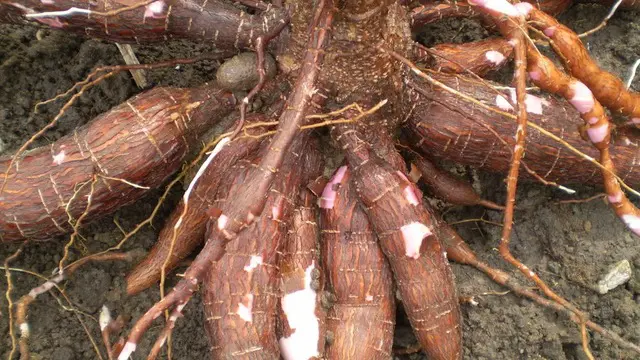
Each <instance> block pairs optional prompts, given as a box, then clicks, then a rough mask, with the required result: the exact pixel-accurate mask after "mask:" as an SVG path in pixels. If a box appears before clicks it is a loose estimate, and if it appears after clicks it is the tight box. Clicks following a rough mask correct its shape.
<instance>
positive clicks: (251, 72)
mask: <svg viewBox="0 0 640 360" xmlns="http://www.w3.org/2000/svg"><path fill="white" fill-rule="evenodd" d="M257 58H258V57H257V55H256V54H255V53H252V52H245V53H241V54H238V55H236V56H234V57H232V58H231V59H229V60H227V61H226V62H225V63H224V64H222V65H220V68H218V71H217V72H216V82H217V83H218V85H219V86H220V87H222V88H223V89H227V90H231V91H243V90H245V91H246V90H251V89H252V88H253V87H254V86H255V85H256V84H257V83H258V79H259V76H258V71H257V69H256V62H257ZM264 68H265V71H266V76H267V79H270V78H273V77H274V76H275V74H276V62H275V60H274V59H273V57H272V56H271V55H269V54H265V58H264Z"/></svg>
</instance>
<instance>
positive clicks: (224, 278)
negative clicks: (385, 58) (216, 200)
mask: <svg viewBox="0 0 640 360" xmlns="http://www.w3.org/2000/svg"><path fill="white" fill-rule="evenodd" d="M308 139H309V137H308V136H303V135H302V134H300V136H298V137H297V138H296V139H295V140H294V143H293V144H292V146H291V147H290V149H289V151H288V152H287V154H286V155H285V160H284V163H283V165H282V168H281V169H280V171H278V173H277V174H276V178H275V180H274V182H273V186H272V187H271V190H270V191H269V192H268V196H267V200H266V204H265V207H264V211H263V212H262V214H260V215H259V216H258V217H257V218H256V219H255V220H254V221H253V223H252V224H251V225H249V226H248V227H247V228H246V229H245V230H244V231H242V232H241V233H240V234H239V235H238V236H237V237H236V238H234V239H233V240H231V241H230V242H229V243H228V244H227V245H226V251H225V255H223V256H222V258H221V259H220V260H219V261H217V262H216V263H214V264H213V265H212V267H211V268H210V270H209V271H208V272H207V275H206V278H205V279H204V291H203V303H204V306H205V316H206V329H207V334H208V335H209V339H210V342H211V358H212V359H230V358H233V359H238V358H240V359H278V358H279V357H280V350H279V346H278V339H277V338H276V331H275V330H276V318H277V305H278V299H279V296H278V295H279V293H278V292H279V286H278V285H279V275H278V270H279V269H278V254H279V253H280V252H281V251H282V245H283V241H284V237H285V236H286V232H287V227H286V225H287V223H288V222H289V219H290V217H291V214H292V211H293V209H294V204H295V198H294V197H293V196H292V194H296V195H297V192H298V189H299V187H300V186H301V184H303V183H306V182H307V181H308V179H305V178H306V177H307V175H306V174H305V173H304V172H302V171H298V170H297V169H298V168H299V166H300V165H301V164H305V163H307V164H308V165H307V166H310V167H311V168H313V167H314V166H315V167H316V169H317V168H318V167H319V165H320V164H321V158H320V156H319V153H318V151H317V144H316V143H315V141H309V142H308V143H307V140H308ZM265 149H268V147H265ZM263 153H264V152H263ZM255 166H258V164H257V162H252V163H251V164H249V165H248V167H247V169H248V170H249V171H247V172H246V173H245V174H246V175H248V174H251V173H252V172H251V171H250V169H251V168H252V167H255ZM317 171H318V170H316V172H317ZM316 176H317V173H316ZM246 180H247V178H246V176H238V177H236V178H235V180H234V184H231V186H230V188H232V187H234V186H236V185H240V184H241V183H242V182H244V181H246ZM305 180H306V181H305ZM221 190H222V188H221ZM229 193H231V191H230V192H229ZM221 201H222V200H221ZM224 201H225V202H233V201H234V199H233V198H229V197H228V198H226V199H225V200H224ZM209 241H212V240H209Z"/></svg>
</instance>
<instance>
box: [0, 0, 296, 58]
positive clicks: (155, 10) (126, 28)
mask: <svg viewBox="0 0 640 360" xmlns="http://www.w3.org/2000/svg"><path fill="white" fill-rule="evenodd" d="M145 3H148V4H146V5H144V4H145ZM136 4H142V6H138V7H136V8H134V9H129V10H126V11H124V9H125V8H126V7H130V6H132V5H136ZM71 8H80V9H91V11H93V12H112V11H117V10H119V12H118V13H117V14H115V13H114V14H109V15H108V16H104V15H100V14H93V15H90V16H87V14H84V13H76V14H72V15H66V16H62V15H60V16H47V17H26V16H25V15H29V14H36V13H44V12H55V11H65V10H68V9H71ZM25 21H33V22H38V23H41V24H45V25H49V26H51V27H53V28H57V29H62V30H65V31H71V32H76V33H80V34H82V35H88V36H91V37H97V38H101V39H105V40H110V41H117V42H120V43H135V44H153V43H163V42H165V41H167V40H170V39H187V40H192V41H206V42H209V43H211V44H212V45H215V46H216V48H218V49H220V50H235V49H245V48H252V47H253V45H254V42H255V40H256V39H257V38H258V37H260V36H265V35H266V36H273V35H274V34H276V33H277V32H279V29H281V28H282V27H283V26H284V25H286V23H287V15H286V13H285V12H284V11H283V10H282V9H277V8H272V9H271V10H269V11H266V12H264V13H263V14H261V15H249V14H247V13H245V12H243V11H241V10H238V9H237V8H236V7H234V6H232V5H229V4H226V3H224V2H221V1H216V0H211V1H206V2H204V3H203V2H202V1H194V0H185V1H179V2H175V3H174V2H173V1H170V0H159V1H154V2H152V1H146V2H138V1H132V0H117V1H107V0H98V1H89V0H55V1H51V4H46V3H45V2H42V1H40V0H16V1H11V2H0V23H2V22H4V23H24V22H25ZM239 23H241V24H242V25H241V26H238V24H239Z"/></svg>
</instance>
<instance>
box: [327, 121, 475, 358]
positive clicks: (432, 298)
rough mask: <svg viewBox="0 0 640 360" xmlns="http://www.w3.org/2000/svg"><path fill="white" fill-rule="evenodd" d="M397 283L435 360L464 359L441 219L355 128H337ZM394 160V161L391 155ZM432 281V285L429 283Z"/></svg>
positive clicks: (337, 136)
mask: <svg viewBox="0 0 640 360" xmlns="http://www.w3.org/2000/svg"><path fill="white" fill-rule="evenodd" d="M332 135H333V137H334V139H336V140H337V142H338V143H339V144H340V145H341V146H342V148H343V149H344V151H345V155H346V157H347V161H348V163H349V167H350V168H351V169H352V171H353V183H354V185H355V188H356V192H357V194H358V197H359V198H360V201H361V203H362V206H363V208H364V209H365V211H366V213H367V215H368V217H369V220H370V221H371V224H372V225H373V228H374V230H375V232H376V234H377V236H378V239H379V242H380V246H381V248H382V251H383V252H384V254H385V256H386V257H387V260H388V261H389V264H390V265H391V269H392V271H393V274H394V276H395V279H396V284H397V286H398V290H399V292H400V296H401V297H402V302H403V304H404V307H405V310H406V311H407V315H408V317H409V321H410V322H411V325H412V327H413V330H414V332H415V334H416V337H417V338H418V341H419V342H420V345H421V346H422V348H423V350H424V351H425V352H426V353H427V355H428V356H429V358H430V359H436V360H440V359H441V360H445V359H447V360H450V359H460V358H461V357H462V333H461V328H460V309H459V305H458V297H457V294H456V289H455V285H454V284H453V274H452V272H451V269H450V267H449V263H448V262H447V258H446V255H445V254H444V248H443V246H442V244H441V243H440V240H439V239H438V238H437V237H436V236H433V232H432V230H433V226H434V224H435V218H434V216H433V214H431V212H430V211H429V210H428V209H427V208H426V207H425V205H424V204H422V196H421V194H420V192H419V190H417V188H416V187H415V184H413V183H411V182H410V181H409V180H408V179H407V177H406V176H405V175H404V173H403V172H402V170H398V168H397V167H395V168H394V166H392V165H390V164H389V163H388V162H386V161H385V160H383V159H381V158H380V157H378V155H376V154H375V153H374V152H373V151H372V149H371V145H369V144H368V143H367V142H366V141H365V140H364V138H363V136H362V135H360V133H359V131H358V130H356V129H354V128H353V127H351V126H349V125H339V126H336V127H335V128H332ZM390 158H393V156H390ZM427 279H428V280H427Z"/></svg>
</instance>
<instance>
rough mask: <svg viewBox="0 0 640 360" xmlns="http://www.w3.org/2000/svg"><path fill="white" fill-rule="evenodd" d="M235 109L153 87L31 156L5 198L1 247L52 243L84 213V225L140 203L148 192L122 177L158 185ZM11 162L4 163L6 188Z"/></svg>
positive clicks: (192, 93)
mask: <svg viewBox="0 0 640 360" xmlns="http://www.w3.org/2000/svg"><path fill="white" fill-rule="evenodd" d="M235 103H236V101H235V98H234V96H233V95H232V94H230V93H227V92H224V91H221V90H218V89H216V88H215V87H211V86H209V87H202V88H197V89H177V88H155V89H153V90H149V91H147V92H144V93H142V94H140V95H137V96H135V97H133V98H132V99H129V100H128V101H126V102H125V103H123V104H121V105H119V106H117V107H115V108H113V109H112V110H110V111H108V112H106V113H104V114H102V115H100V116H98V117H97V118H95V119H94V120H93V121H91V122H90V123H89V124H87V125H86V126H84V127H82V128H79V129H77V130H75V131H74V132H73V134H70V135H67V136H65V137H63V138H61V139H60V140H58V141H57V142H55V143H53V144H51V145H50V146H43V147H40V148H37V149H34V150H31V151H28V152H25V153H24V154H22V155H20V156H19V157H18V158H17V160H16V162H15V164H14V166H13V167H12V168H11V169H9V171H8V177H7V178H6V184H5V186H4V189H3V191H2V193H1V194H0V241H2V242H6V241H17V240H23V239H31V240H46V239H50V238H52V237H54V236H57V235H60V234H65V233H67V232H69V231H70V230H71V228H72V224H74V223H75V222H76V221H77V219H79V218H80V216H83V215H82V214H84V213H85V212H86V215H84V217H83V223H87V222H90V221H91V220H94V219H96V218H99V217H100V216H103V215H106V214H109V213H111V212H113V211H115V210H117V209H119V208H120V207H122V206H123V205H126V204H130V203H132V202H134V201H136V200H137V199H139V198H140V197H141V196H143V195H144V194H146V193H147V192H148V190H147V189H142V188H139V187H134V186H131V185H129V184H126V183H125V182H123V181H120V180H118V179H122V180H126V181H128V182H131V183H134V184H137V185H140V186H145V187H149V188H155V187H158V186H160V185H161V184H162V183H163V182H164V181H165V180H166V179H167V178H168V177H169V176H171V174H173V173H174V172H175V171H176V170H179V169H180V166H181V165H182V161H183V160H184V158H185V156H186V155H187V153H188V151H189V149H190V147H191V146H192V145H193V144H194V143H197V142H195V141H194V140H195V139H196V138H197V136H198V135H199V134H201V133H202V132H204V131H205V130H206V129H208V128H209V127H211V126H212V125H213V124H215V123H216V122H217V121H218V120H220V119H221V118H222V117H223V116H225V115H227V114H228V113H230V112H231V111H232V110H233V109H234V106H235ZM11 159H12V157H11V156H6V157H3V158H1V159H0V183H1V182H3V181H4V180H5V178H4V174H5V173H6V172H7V168H8V166H9V164H10V162H11ZM92 187H93V191H91V188H92ZM89 199H90V206H89V208H88V209H87V204H88V200H89Z"/></svg>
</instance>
